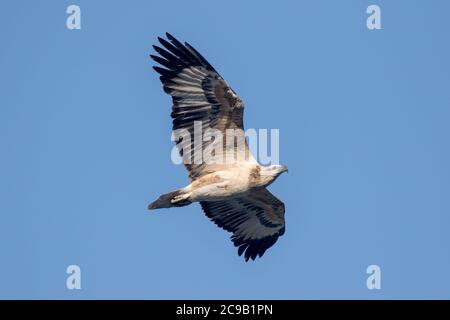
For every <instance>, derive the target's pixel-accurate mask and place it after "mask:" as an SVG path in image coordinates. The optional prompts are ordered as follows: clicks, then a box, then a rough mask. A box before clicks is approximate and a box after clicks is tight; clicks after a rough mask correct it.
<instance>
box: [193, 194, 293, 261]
mask: <svg viewBox="0 0 450 320" xmlns="http://www.w3.org/2000/svg"><path fill="white" fill-rule="evenodd" d="M200 204H201V206H202V208H203V211H204V212H205V213H206V215H207V216H208V217H209V218H210V219H211V220H212V221H214V223H215V224H217V225H218V226H219V227H221V228H223V229H225V230H227V231H229V232H233V235H232V236H231V240H232V241H233V242H234V245H235V246H236V247H239V249H238V254H239V255H242V254H243V253H244V252H245V254H244V256H245V261H248V259H252V260H255V258H256V256H259V257H261V256H262V255H263V254H264V252H266V250H267V249H268V248H270V247H271V246H272V245H273V244H274V243H275V242H276V241H277V239H278V237H280V236H282V235H283V234H284V231H285V226H284V204H283V202H281V201H280V200H279V199H277V198H276V197H275V196H274V195H273V194H271V193H270V192H269V191H268V190H267V189H265V188H263V189H258V190H256V191H254V192H252V193H250V194H248V195H245V196H241V197H236V198H232V199H229V200H221V201H203V202H200Z"/></svg>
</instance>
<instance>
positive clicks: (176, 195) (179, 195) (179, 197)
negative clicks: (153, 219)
mask: <svg viewBox="0 0 450 320" xmlns="http://www.w3.org/2000/svg"><path fill="white" fill-rule="evenodd" d="M189 195H190V194H189V193H187V192H186V191H184V190H183V189H180V190H176V191H172V192H169V193H166V194H163V195H161V196H160V197H159V198H158V199H156V200H155V201H153V202H152V203H150V204H149V205H148V209H150V210H152V209H160V208H171V207H183V206H187V205H188V204H191V201H189Z"/></svg>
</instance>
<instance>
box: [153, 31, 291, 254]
mask: <svg viewBox="0 0 450 320" xmlns="http://www.w3.org/2000/svg"><path fill="white" fill-rule="evenodd" d="M166 36H167V39H168V40H165V39H162V38H158V40H159V42H160V43H161V46H153V48H154V49H155V51H156V52H157V53H158V54H159V56H157V55H150V57H151V58H152V59H153V60H155V61H156V62H157V63H159V64H160V65H161V66H162V67H159V66H155V67H153V68H154V69H155V71H156V72H158V73H159V74H160V75H161V76H160V80H161V82H162V84H163V89H164V91H165V92H166V93H167V94H169V95H170V96H172V101H173V106H172V113H171V116H172V119H173V122H172V124H173V126H172V129H173V131H174V132H175V131H177V130H178V131H182V132H185V133H187V135H188V136H186V134H185V136H183V137H180V138H179V139H177V140H176V141H175V142H176V144H177V147H178V150H179V152H180V156H182V158H183V162H184V164H185V167H186V169H187V170H188V172H189V178H190V180H191V183H190V184H189V185H188V186H186V187H184V188H181V189H179V190H176V191H173V192H169V193H167V194H163V195H162V196H160V197H159V198H158V199H157V200H155V201H154V202H152V203H151V204H150V205H149V206H148V208H149V209H159V208H170V207H181V206H185V205H188V204H191V203H192V202H200V205H201V207H202V209H203V211H204V212H205V214H206V215H207V216H208V217H209V218H210V219H211V220H212V221H213V222H214V223H215V224H217V225H218V226H219V227H221V228H223V229H225V230H226V231H229V232H232V233H233V235H232V236H231V240H232V241H233V242H234V245H235V246H236V247H238V254H239V256H241V255H242V254H244V257H245V261H248V260H249V259H252V260H255V258H256V257H257V256H259V257H261V256H262V255H263V254H264V253H265V252H266V250H267V249H268V248H270V247H271V246H272V245H273V244H274V243H275V242H276V241H277V239H278V237H280V236H282V235H283V234H284V231H285V223H284V204H283V202H281V201H280V200H279V199H277V198H276V197H275V196H274V195H273V194H272V193H270V192H269V191H268V190H267V189H266V187H267V186H268V185H269V184H271V183H272V182H273V181H274V180H275V179H276V178H277V177H278V176H279V175H280V174H281V173H283V172H286V171H287V168H286V167H285V166H282V165H268V166H261V165H259V164H258V162H257V161H256V160H255V158H254V157H253V156H252V154H251V152H250V150H249V147H248V145H247V142H246V141H245V139H244V142H243V143H241V144H239V143H236V140H235V138H236V137H233V142H232V143H224V140H225V138H222V139H204V138H202V139H201V142H200V143H199V144H197V145H196V143H195V141H194V140H192V139H191V138H192V136H193V135H194V128H195V126H196V125H197V126H198V125H199V124H200V127H201V128H202V129H208V128H210V129H214V130H215V132H219V133H222V134H223V137H227V138H228V136H227V135H226V133H227V132H228V131H229V130H230V129H232V130H235V131H239V130H240V132H243V130H244V125H243V114H244V105H243V103H242V101H241V99H240V98H239V97H238V96H237V95H236V93H235V92H234V91H233V89H231V87H230V86H229V85H228V84H227V82H226V81H225V80H224V79H223V78H222V77H221V76H220V74H219V73H218V72H217V71H216V70H215V69H214V68H213V67H212V66H211V64H209V62H208V61H207V60H206V59H205V58H204V57H203V56H202V55H201V54H200V53H199V52H198V51H197V50H195V49H194V48H193V47H192V46H191V45H189V44H188V43H184V44H182V43H181V42H179V41H178V40H177V39H175V38H174V37H173V36H172V35H170V34H169V33H166ZM241 141H242V140H241ZM219 144H220V145H219ZM208 148H209V149H208ZM200 149H201V150H200ZM205 150H213V152H210V153H208V152H206V153H207V154H210V158H208V157H206V159H205V155H204V153H205V152H204V151H205ZM199 152H200V154H201V155H202V156H203V159H201V161H198V158H196V153H197V154H198V153H199ZM239 152H241V153H243V154H244V157H240V158H239V157H238V153H239ZM230 154H231V157H228V156H229V155H230ZM219 155H222V156H224V155H227V158H226V159H232V160H233V161H208V160H210V159H212V158H213V156H215V157H216V158H215V159H217V156H219ZM236 158H238V159H236ZM219 159H222V160H223V157H222V158H220V157H219ZM196 160H197V161H196Z"/></svg>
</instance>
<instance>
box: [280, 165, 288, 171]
mask: <svg viewBox="0 0 450 320" xmlns="http://www.w3.org/2000/svg"><path fill="white" fill-rule="evenodd" d="M281 172H289V170H288V167H286V166H283V169H282V171H281Z"/></svg>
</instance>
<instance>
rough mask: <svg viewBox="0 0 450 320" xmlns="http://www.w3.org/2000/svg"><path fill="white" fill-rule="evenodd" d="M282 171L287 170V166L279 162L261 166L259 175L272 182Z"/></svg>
mask: <svg viewBox="0 0 450 320" xmlns="http://www.w3.org/2000/svg"><path fill="white" fill-rule="evenodd" d="M283 172H288V168H287V167H285V166H282V165H279V164H273V165H270V166H261V169H260V171H259V174H260V176H261V177H263V178H266V179H268V180H269V181H270V182H272V181H273V180H275V179H276V178H277V177H278V176H279V175H280V174H282V173H283Z"/></svg>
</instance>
